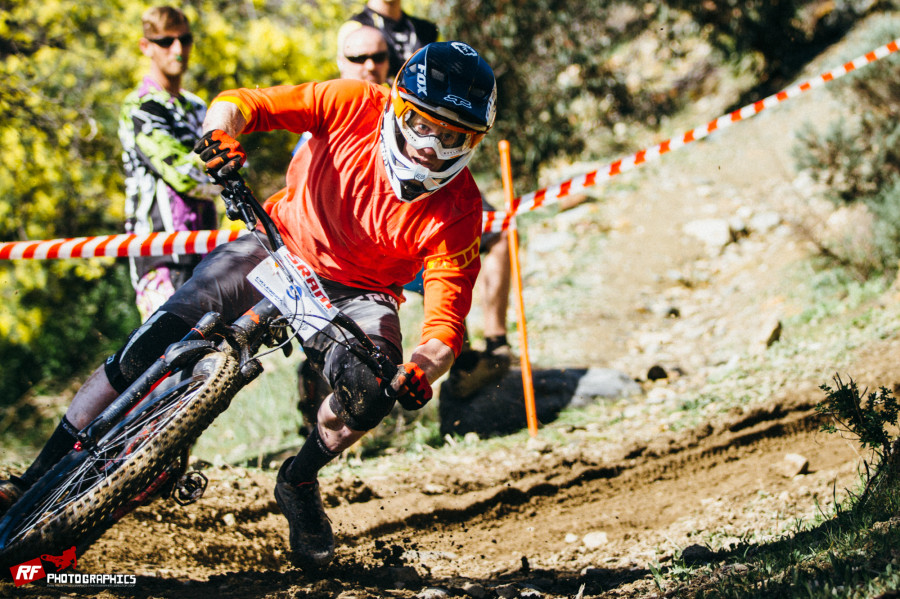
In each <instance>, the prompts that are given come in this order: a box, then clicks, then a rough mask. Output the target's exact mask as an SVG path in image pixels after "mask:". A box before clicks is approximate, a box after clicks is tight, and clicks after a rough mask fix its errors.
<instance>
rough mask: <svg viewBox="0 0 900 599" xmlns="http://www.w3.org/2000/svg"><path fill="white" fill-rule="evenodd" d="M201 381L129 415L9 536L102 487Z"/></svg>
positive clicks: (189, 397) (176, 389)
mask: <svg viewBox="0 0 900 599" xmlns="http://www.w3.org/2000/svg"><path fill="white" fill-rule="evenodd" d="M203 381H204V377H202V376H195V377H193V378H191V379H188V380H186V381H183V382H181V383H179V384H178V385H175V386H173V387H171V388H169V389H166V390H165V391H164V392H163V393H162V395H160V396H158V397H153V398H152V400H151V401H152V403H150V404H148V405H146V406H145V407H144V408H143V410H142V411H139V412H138V413H136V414H132V415H131V418H132V420H131V421H129V422H128V423H127V424H125V425H124V426H123V427H121V428H118V429H115V428H114V429H113V430H112V431H110V433H108V434H107V438H105V439H102V440H101V441H100V443H99V445H98V446H97V447H96V448H94V449H92V450H90V451H91V452H92V453H93V456H90V457H88V458H87V459H85V460H84V461H83V462H82V463H81V464H80V465H79V466H78V468H77V469H76V470H74V471H73V472H70V473H68V474H67V475H66V476H65V477H64V478H63V479H62V480H61V481H60V482H58V483H57V484H56V485H55V486H54V488H53V489H52V490H51V491H50V492H49V494H48V495H47V496H45V497H44V498H43V499H42V500H41V501H40V503H39V505H37V506H36V507H35V509H34V510H33V511H32V512H31V514H30V515H29V516H28V517H26V518H23V520H22V521H21V522H20V523H19V526H17V527H16V528H17V529H16V531H15V533H14V534H13V536H14V537H15V536H19V535H23V534H26V533H27V532H28V531H29V530H31V529H33V528H35V527H37V526H38V525H39V524H40V523H41V522H42V521H43V520H44V519H46V518H47V517H49V516H54V515H56V514H58V513H61V512H63V511H64V510H65V509H66V508H67V506H69V505H70V504H71V503H73V502H74V501H77V500H78V499H79V498H81V497H83V496H84V495H86V494H87V493H89V492H91V491H92V490H93V489H96V488H97V487H99V486H100V485H102V484H103V482H104V481H105V480H106V479H107V478H108V477H109V475H110V474H112V473H113V472H115V471H116V469H117V468H118V467H119V466H120V465H122V464H123V463H125V462H127V461H128V459H129V458H130V457H131V456H132V455H133V454H134V453H135V452H137V451H138V450H139V449H140V448H141V447H143V446H144V445H145V444H146V443H147V442H148V441H149V440H151V439H153V438H154V437H155V436H156V435H157V434H158V433H159V432H160V431H161V430H163V429H164V428H165V427H166V426H168V424H169V423H170V422H171V421H172V420H173V419H174V418H175V416H176V415H177V414H178V412H179V411H180V409H181V408H183V407H184V406H185V404H186V403H189V402H190V401H191V400H192V399H193V398H194V397H195V392H196V391H197V390H198V389H199V388H200V387H201V386H202V384H203ZM150 397H151V396H148V399H149V398H150ZM173 398H174V399H173Z"/></svg>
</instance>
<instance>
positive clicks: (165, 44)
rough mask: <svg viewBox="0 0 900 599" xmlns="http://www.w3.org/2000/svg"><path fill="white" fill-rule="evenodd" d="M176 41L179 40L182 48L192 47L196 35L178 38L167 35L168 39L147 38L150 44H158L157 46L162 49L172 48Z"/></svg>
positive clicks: (189, 34)
mask: <svg viewBox="0 0 900 599" xmlns="http://www.w3.org/2000/svg"><path fill="white" fill-rule="evenodd" d="M175 40H178V41H179V42H181V45H182V46H190V45H191V44H193V43H194V35H193V34H192V33H184V34H182V35H179V36H177V37H176V36H171V35H167V36H166V37H157V38H153V37H148V38H147V41H148V42H152V43H154V44H156V45H157V46H159V47H160V48H169V47H171V45H172V44H174V43H175Z"/></svg>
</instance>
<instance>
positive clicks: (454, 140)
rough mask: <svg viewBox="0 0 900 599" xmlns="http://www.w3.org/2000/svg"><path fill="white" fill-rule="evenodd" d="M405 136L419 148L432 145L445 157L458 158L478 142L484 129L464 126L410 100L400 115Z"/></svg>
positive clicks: (441, 157)
mask: <svg viewBox="0 0 900 599" xmlns="http://www.w3.org/2000/svg"><path fill="white" fill-rule="evenodd" d="M397 124H398V126H399V127H400V132H401V133H402V134H403V138H404V139H406V141H407V142H408V143H409V144H410V145H411V146H412V147H414V148H415V149H417V150H422V149H424V148H431V149H433V150H434V152H435V154H436V155H437V157H438V158H440V159H441V160H450V159H451V158H458V157H460V156H463V155H465V154H467V153H469V152H471V151H472V149H473V148H474V147H475V146H476V145H478V142H479V141H481V138H482V137H483V136H484V134H482V133H475V132H474V131H472V130H470V129H463V128H462V127H457V126H456V125H452V124H450V123H448V122H447V121H444V120H441V119H437V118H435V117H433V116H431V115H429V114H427V113H426V112H423V111H421V110H419V109H417V108H416V107H415V106H413V105H412V104H411V103H409V102H405V103H404V107H403V110H402V111H401V112H400V114H399V116H398V117H397Z"/></svg>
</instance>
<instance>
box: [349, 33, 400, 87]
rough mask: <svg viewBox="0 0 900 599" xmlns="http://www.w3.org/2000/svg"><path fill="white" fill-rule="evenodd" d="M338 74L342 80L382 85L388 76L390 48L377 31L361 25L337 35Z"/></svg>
mask: <svg viewBox="0 0 900 599" xmlns="http://www.w3.org/2000/svg"><path fill="white" fill-rule="evenodd" d="M337 66H338V71H340V73H341V78H342V79H359V80H361V81H369V82H371V83H377V84H378V85H382V84H384V83H386V82H387V77H388V45H387V42H386V41H385V39H384V35H383V34H382V33H381V31H379V30H378V29H376V28H374V27H369V26H367V25H361V26H360V27H355V28H351V29H349V30H344V35H343V36H341V35H340V34H339V35H338V54H337Z"/></svg>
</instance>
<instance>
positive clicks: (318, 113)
mask: <svg viewBox="0 0 900 599" xmlns="http://www.w3.org/2000/svg"><path fill="white" fill-rule="evenodd" d="M388 92H389V90H388V89H387V88H386V87H383V86H376V85H373V84H369V83H365V82H362V81H355V80H347V79H341V80H334V81H326V82H323V83H305V84H302V85H297V86H278V87H272V88H268V89H240V90H232V91H226V92H222V93H221V94H219V96H218V97H217V98H216V100H214V102H222V101H228V102H233V103H234V104H236V105H237V106H238V108H239V109H240V110H241V113H242V114H243V116H244V118H245V119H246V120H247V125H246V126H245V127H244V131H243V133H249V132H252V131H270V130H273V129H286V130H288V131H293V132H295V133H298V134H299V133H303V132H304V131H308V132H309V133H310V134H311V135H312V139H310V140H309V142H307V143H306V144H304V145H303V147H301V148H300V150H299V151H298V152H297V153H296V154H295V155H294V158H293V159H292V160H291V164H290V166H289V167H288V172H287V176H286V183H287V186H286V188H285V189H283V190H282V191H281V192H279V193H277V194H275V196H273V197H272V198H270V199H269V201H267V202H266V210H267V211H268V212H269V214H271V215H272V218H273V219H274V220H275V223H276V224H277V225H278V229H279V231H280V232H281V234H282V236H283V238H284V241H285V244H286V245H287V247H288V249H290V250H291V251H292V252H293V253H295V254H296V255H298V256H300V257H301V258H303V259H304V260H305V261H306V262H308V263H309V264H310V266H312V267H313V269H314V270H315V271H316V273H317V274H319V275H320V276H322V277H324V278H326V279H330V280H332V281H336V282H338V283H342V284H344V285H349V286H352V287H358V288H361V289H370V290H373V291H380V292H385V293H389V294H391V295H393V296H394V297H396V298H398V299H401V301H402V296H401V287H402V285H404V284H405V283H408V282H409V281H411V280H412V279H413V278H414V277H415V275H416V273H417V272H418V271H419V269H420V268H421V267H422V265H423V264H424V266H425V273H424V281H425V322H424V325H423V330H422V342H423V343H424V342H425V341H427V340H429V339H434V338H436V339H439V340H441V341H443V342H444V343H445V344H447V345H448V346H449V347H450V348H452V349H453V351H454V352H455V354H457V355H458V354H459V352H460V350H461V348H462V341H463V331H464V326H465V324H464V321H465V317H466V314H468V312H469V308H470V307H471V304H472V286H473V284H474V282H475V278H476V276H477V274H478V270H479V268H480V265H481V263H480V260H479V257H478V246H479V240H480V232H481V194H480V192H479V191H478V188H477V187H476V185H475V181H474V180H473V179H472V175H471V174H470V173H469V170H468V169H464V170H463V171H462V172H460V174H459V175H457V176H456V178H454V179H453V180H452V181H451V182H450V183H448V184H447V185H446V186H444V187H442V188H441V189H439V190H438V191H436V192H435V193H433V194H432V195H430V196H428V197H427V198H425V199H424V200H420V201H418V202H413V203H407V202H402V201H400V200H399V199H397V197H396V196H395V195H394V191H393V189H392V188H391V184H390V181H389V180H388V177H387V173H386V172H385V167H384V162H383V160H382V158H381V149H380V146H379V136H380V130H381V118H382V114H383V112H384V107H385V104H386V102H387V99H388Z"/></svg>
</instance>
